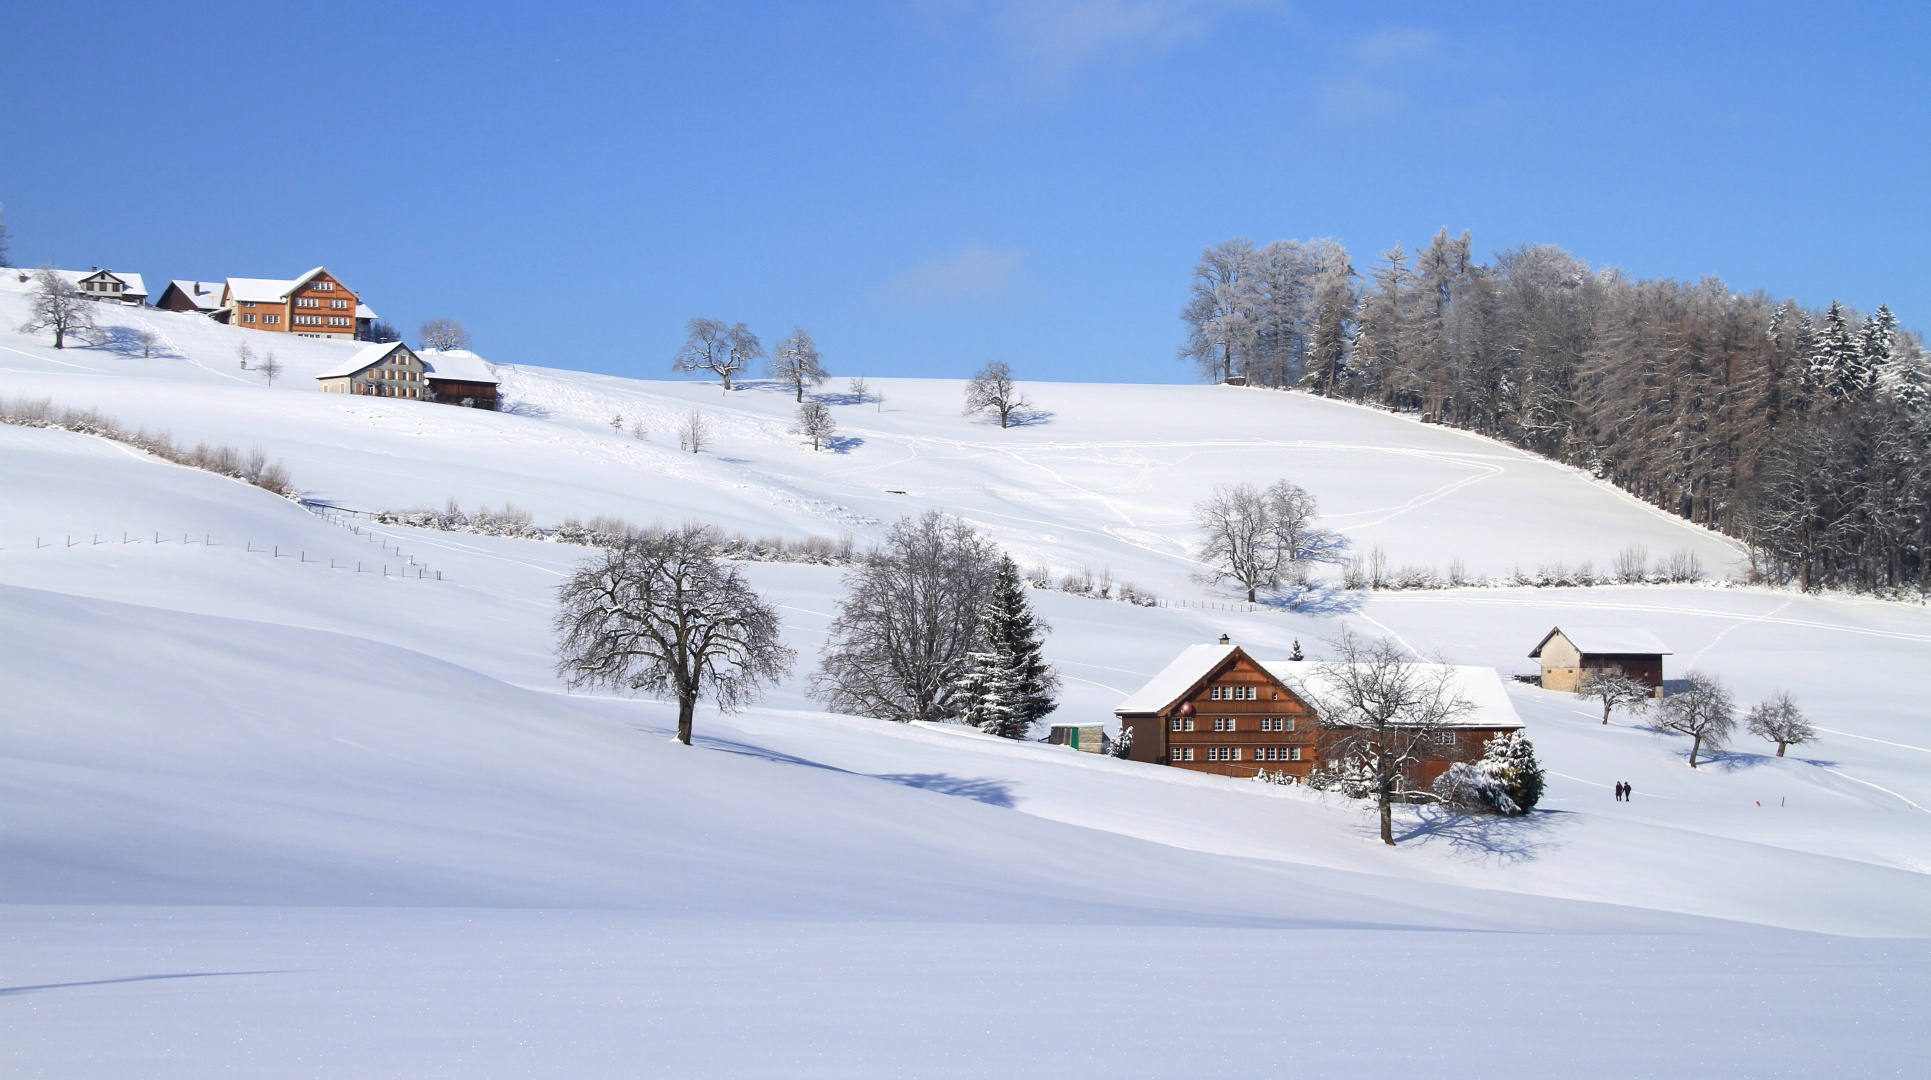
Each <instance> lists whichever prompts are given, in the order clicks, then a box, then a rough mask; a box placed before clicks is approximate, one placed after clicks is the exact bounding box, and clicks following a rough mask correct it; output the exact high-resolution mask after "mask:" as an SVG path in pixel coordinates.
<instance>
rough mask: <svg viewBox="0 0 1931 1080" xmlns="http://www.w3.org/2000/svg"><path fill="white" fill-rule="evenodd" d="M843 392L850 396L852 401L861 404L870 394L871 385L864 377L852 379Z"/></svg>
mask: <svg viewBox="0 0 1931 1080" xmlns="http://www.w3.org/2000/svg"><path fill="white" fill-rule="evenodd" d="M845 392H846V393H848V394H850V395H851V396H852V400H853V401H854V402H856V403H859V404H863V403H864V402H865V401H866V400H867V399H868V398H869V397H870V396H871V393H872V385H871V384H870V383H868V382H866V381H865V380H864V379H853V380H852V381H851V384H850V385H849V386H848V387H847V388H846V390H845Z"/></svg>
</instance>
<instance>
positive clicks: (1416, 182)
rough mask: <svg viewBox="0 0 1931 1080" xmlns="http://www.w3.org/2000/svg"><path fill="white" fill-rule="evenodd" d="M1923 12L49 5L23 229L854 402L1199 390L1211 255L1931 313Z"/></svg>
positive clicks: (19, 144) (572, 349)
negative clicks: (796, 382) (1459, 249)
mask: <svg viewBox="0 0 1931 1080" xmlns="http://www.w3.org/2000/svg"><path fill="white" fill-rule="evenodd" d="M1585 8H1589V9H1592V10H1583V9H1585ZM1926 12H1927V6H1926V5H1905V4H1894V5H1867V4H1841V3H1840V4H1831V5H1824V4H1801V5H1800V4H1788V5H1775V4H1748V5H1745V4H1686V3H1681V2H1677V3H1667V4H1638V3H1631V4H1618V5H1550V4H1540V3H1537V4H1530V3H1522V4H1509V3H1497V4H1487V5H1469V4H1454V3H1441V4H1422V3H1415V4H1400V3H1351V4H1324V5H1313V4H1285V3H1269V2H1266V0H1223V2H1210V0H1191V2H1190V0H1031V2H1025V3H1021V2H1004V0H995V2H984V3H968V2H964V0H925V2H908V3H859V2H852V3H842V4H829V3H825V4H820V3H791V4H750V3H745V4H721V3H676V2H666V3H656V4H584V3H556V2H552V3H547V4H542V5H535V4H496V3H478V2H471V3H464V4H406V3H397V4H360V3H341V2H338V3H333V4H329V5H275V4H269V5H262V4H250V5H227V4H221V3H214V4H196V5H190V6H187V7H182V6H178V5H160V4H126V5H121V4H111V3H110V4H97V5H88V6H85V7H83V6H80V5H67V4H10V5H6V6H5V7H4V9H0V56H4V59H5V70H6V80H5V85H6V90H5V92H4V94H3V95H0V147H4V148H5V149H4V150H0V203H4V204H5V212H6V216H7V221H8V224H9V226H10V228H11V229H12V231H13V233H14V234H15V242H14V252H13V254H14V261H15V262H18V263H25V264H30V265H31V264H35V263H40V262H52V263H54V264H56V265H62V266H70V267H71V266H91V265H101V266H112V267H117V268H123V269H129V270H135V271H139V272H141V273H143V274H145V275H146V276H147V278H148V280H149V281H150V282H156V283H157V285H156V288H155V291H156V292H158V291H159V290H158V282H162V281H165V280H166V279H168V278H171V277H184V278H185V277H211V278H212V277H226V276H261V277H272V276H290V275H293V274H295V273H298V272H300V271H302V270H305V269H307V268H309V267H311V266H313V265H316V264H318V263H320V264H325V265H327V266H328V267H329V268H330V269H331V270H333V271H335V272H336V273H337V274H338V275H340V276H341V277H342V278H343V279H344V280H346V281H347V282H348V283H349V284H350V285H351V286H352V287H354V288H356V289H358V290H360V291H361V292H362V293H363V294H364V295H365V296H366V298H367V300H368V302H369V303H371V304H372V305H373V306H374V307H375V308H376V309H377V310H378V311H379V312H381V313H382V315H383V316H384V317H386V318H388V319H390V321H392V322H394V323H395V324H396V325H397V326H398V327H400V328H402V329H403V331H404V333H405V336H406V337H409V338H411V339H413V337H414V333H413V331H414V328H415V326H416V325H417V324H419V323H420V322H422V321H423V320H425V319H428V318H432V317H435V316H442V315H446V316H450V317H453V318H457V319H460V320H462V321H463V322H464V323H465V324H467V325H468V326H469V327H470V329H471V331H472V333H473V335H474V338H475V342H476V347H477V348H478V350H479V351H481V352H482V353H484V354H485V355H486V356H489V357H491V358H492V359H501V360H506V361H512V362H526V363H542V364H553V365H558V366H564V367H575V368H585V369H591V370H599V371H607V372H612V373H618V374H625V375H638V376H643V377H653V378H657V377H666V376H667V375H668V361H669V358H670V356H671V354H672V353H673V352H674V351H675V349H676V348H677V345H678V343H679V342H680V340H681V339H682V324H683V322H684V321H685V320H686V319H688V318H690V317H692V316H694V315H706V316H711V317H715V318H721V319H727V320H731V321H737V320H744V321H746V322H748V323H750V324H751V326H752V328H753V329H755V330H757V331H758V332H759V333H761V334H762V335H763V336H764V338H765V339H766V341H767V342H771V341H775V340H777V339H778V338H780V337H782V336H783V335H784V334H786V333H788V332H789V331H790V329H791V328H792V327H793V326H794V325H802V326H804V327H806V328H808V329H809V330H811V331H812V332H813V334H814V335H815V336H816V337H817V339H818V341H819V344H820V347H821V348H822V349H823V350H824V352H825V354H826V359H827V364H828V366H829V367H831V369H832V370H833V371H834V372H836V373H838V374H840V375H844V374H866V375H936V376H957V375H963V374H968V373H969V372H970V371H971V370H972V369H973V368H975V367H977V366H978V365H979V364H980V363H982V362H983V361H985V360H986V359H990V358H1001V359H1005V360H1007V361H1008V362H1010V363H1011V364H1012V365H1013V367H1014V370H1015V371H1016V372H1017V373H1019V374H1020V375H1021V376H1022V377H1033V378H1056V379H1074V380H1125V381H1145V382H1181V381H1188V380H1189V379H1190V378H1191V369H1190V368H1189V367H1188V366H1186V365H1183V364H1180V363H1178V362H1176V361H1175V360H1174V359H1173V354H1174V349H1175V347H1176V346H1177V344H1178V343H1179V341H1180V338H1181V336H1182V335H1181V328H1180V324H1179V321H1178V318H1177V312H1178V310H1179V307H1180V305H1181V303H1182V301H1183V299H1184V292H1185V288H1186V283H1187V277H1188V272H1189V270H1190V268H1191V266H1192V264H1193V261H1194V259H1195V258H1196V257H1197V256H1198V254H1199V251H1200V249H1201V248H1202V247H1203V246H1204V245H1206V244H1209V243H1212V242H1215V241H1218V240H1221V239H1224V238H1226V237H1229V236H1235V235H1244V236H1249V237H1252V238H1253V239H1255V240H1256V241H1260V242H1265V241H1268V240H1274V239H1280V238H1284V237H1295V238H1308V237H1316V236H1333V237H1336V238H1338V239H1340V240H1341V241H1342V242H1343V243H1345V244H1346V245H1347V246H1348V248H1349V250H1350V251H1351V252H1352V253H1353V254H1354V256H1355V261H1356V265H1357V266H1366V265H1367V264H1368V263H1370V262H1371V261H1372V260H1373V258H1374V255H1375V254H1376V253H1377V252H1378V251H1380V250H1381V249H1382V248H1385V247H1387V246H1388V245H1390V244H1392V243H1394V242H1396V241H1400V242H1402V243H1404V244H1405V245H1407V246H1409V247H1411V248H1412V247H1413V246H1414V245H1416V244H1417V243H1421V242H1425V241H1426V240H1427V238H1428V237H1429V236H1430V235H1431V234H1432V233H1433V232H1434V231H1435V230H1436V229H1437V228H1438V227H1441V226H1444V225H1446V226H1448V227H1449V228H1450V229H1452V230H1455V231H1460V230H1462V229H1464V228H1466V229H1469V230H1472V232H1473V233H1474V236H1475V243H1476V249H1477V251H1478V252H1481V253H1483V254H1484V256H1485V257H1486V255H1487V253H1490V252H1493V251H1495V250H1498V249H1502V248H1506V247H1511V246H1514V245H1516V244H1522V243H1551V244H1557V245H1560V246H1562V247H1564V248H1566V249H1568V250H1569V251H1571V252H1573V253H1575V254H1577V255H1579V256H1582V257H1584V258H1586V259H1588V260H1590V261H1591V262H1592V263H1596V264H1599V265H1600V264H1613V265H1615V266H1619V267H1621V268H1623V269H1624V270H1625V271H1627V272H1629V273H1631V274H1635V275H1637V276H1642V277H1657V276H1672V277H1685V278H1696V277H1701V276H1704V275H1708V274H1714V275H1717V276H1720V277H1722V278H1723V279H1725V280H1726V281H1728V282H1729V283H1730V284H1731V285H1732V287H1734V288H1738V289H1741V290H1754V289H1759V288H1761V289H1765V290H1768V291H1769V292H1771V293H1773V294H1775V295H1778V296H1786V295H1787V296H1794V297H1796V298H1797V299H1798V300H1799V301H1801V302H1803V303H1807V304H1817V305H1821V304H1824V303H1827V302H1829V301H1830V300H1832V299H1842V300H1844V301H1846V302H1848V303H1851V304H1854V305H1856V306H1858V307H1861V308H1864V309H1867V310H1868V309H1870V308H1873V307H1875V306H1876V305H1877V304H1878V303H1879V302H1889V303H1890V304H1891V305H1892V307H1893V308H1894V309H1895V310H1896V311H1898V313H1899V314H1900V316H1901V317H1902V319H1903V321H1904V322H1905V323H1906V325H1912V326H1918V327H1926V326H1927V325H1931V318H1928V317H1927V315H1931V280H1928V279H1927V275H1926V273H1925V272H1924V269H1923V255H1922V250H1923V249H1924V248H1925V246H1926V243H1927V241H1928V240H1931V227H1928V226H1931V214H1928V213H1927V209H1926V192H1927V189H1928V188H1931V184H1927V180H1931V153H1927V149H1926V147H1927V135H1928V134H1931V122H1927V121H1931V116H1928V115H1927V114H1928V113H1931V108H1928V105H1931V85H1928V84H1931V74H1928V72H1931V65H1927V63H1926V62H1925V55H1926V51H1927V45H1931V40H1928V39H1931V35H1927V32H1926V31H1927V28H1928V26H1931V16H1928V15H1927V13H1926Z"/></svg>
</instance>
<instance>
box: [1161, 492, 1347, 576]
mask: <svg viewBox="0 0 1931 1080" xmlns="http://www.w3.org/2000/svg"><path fill="white" fill-rule="evenodd" d="M1317 509H1318V506H1317V504H1316V502H1315V499H1314V496H1313V495H1310V494H1308V493H1307V491H1305V490H1303V489H1302V488H1301V487H1300V486H1299V485H1297V484H1294V483H1291V482H1289V481H1287V480H1277V481H1275V482H1274V483H1272V484H1269V485H1268V486H1267V488H1266V490H1261V489H1259V488H1256V487H1255V486H1254V485H1252V484H1247V483H1241V484H1219V485H1216V486H1215V487H1214V492H1213V495H1212V496H1211V497H1209V498H1208V499H1207V500H1206V501H1204V502H1201V503H1198V504H1196V505H1195V506H1194V523H1195V524H1196V525H1197V526H1199V528H1200V530H1201V531H1202V532H1204V533H1206V534H1207V535H1206V539H1204V540H1202V541H1201V543H1200V547H1199V548H1198V549H1197V551H1196V554H1197V555H1198V557H1199V558H1200V560H1201V561H1202V562H1204V563H1206V564H1207V565H1208V566H1210V567H1212V568H1213V571H1214V572H1213V573H1212V574H1211V575H1209V578H1208V580H1211V581H1226V580H1231V581H1233V582H1235V583H1237V584H1239V585H1240V587H1241V588H1243V589H1245V590H1247V599H1248V601H1249V602H1252V601H1253V600H1254V597H1255V592H1256V590H1258V589H1260V588H1262V587H1264V586H1271V585H1275V584H1277V583H1279V581H1280V579H1281V574H1282V572H1283V571H1287V572H1288V573H1290V574H1293V575H1295V576H1298V567H1296V566H1295V564H1296V563H1298V562H1300V561H1302V560H1308V559H1319V558H1325V557H1327V556H1329V555H1330V554H1331V553H1332V552H1333V551H1335V550H1336V549H1338V547H1339V546H1340V545H1339V540H1338V538H1337V537H1335V536H1334V534H1332V533H1330V532H1328V531H1327V530H1325V529H1318V528H1315V526H1314V520H1315V513H1316V510H1317Z"/></svg>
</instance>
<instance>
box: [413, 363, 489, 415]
mask: <svg viewBox="0 0 1931 1080" xmlns="http://www.w3.org/2000/svg"><path fill="white" fill-rule="evenodd" d="M421 356H422V362H423V363H424V364H425V365H427V367H428V372H429V390H430V393H431V395H432V397H431V398H430V400H431V401H439V402H442V403H443V404H445V405H462V406H464V407H466V408H471V409H490V410H492V411H493V410H495V409H496V408H497V406H498V404H499V395H498V393H497V389H496V388H497V380H496V372H495V371H493V370H492V369H491V368H490V366H489V361H487V360H484V359H483V358H482V357H480V356H478V355H476V354H475V353H473V352H470V351H469V350H468V349H449V350H447V351H444V350H441V349H424V350H423V351H422V353H421Z"/></svg>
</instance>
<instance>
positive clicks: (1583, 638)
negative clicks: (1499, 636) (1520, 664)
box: [1529, 626, 1670, 657]
mask: <svg viewBox="0 0 1931 1080" xmlns="http://www.w3.org/2000/svg"><path fill="white" fill-rule="evenodd" d="M1557 634H1561V635H1562V636H1563V637H1565V638H1568V639H1569V644H1571V645H1574V646H1575V647H1576V651H1577V652H1580V653H1589V654H1600V653H1611V654H1616V653H1620V654H1625V655H1629V654H1634V655H1638V656H1668V655H1670V647H1669V646H1668V645H1665V644H1663V643H1662V641H1661V640H1659V639H1658V638H1657V637H1656V635H1655V634H1652V633H1650V632H1649V631H1648V630H1645V629H1643V628H1642V627H1640V626H1571V627H1570V628H1569V629H1567V630H1564V629H1563V628H1562V627H1560V626H1552V627H1550V628H1549V632H1548V633H1546V634H1544V635H1542V640H1541V641H1538V642H1536V645H1535V648H1533V649H1530V650H1529V655H1530V656H1531V657H1539V656H1541V655H1542V647H1543V646H1544V645H1547V644H1548V643H1549V639H1550V638H1553V637H1555V636H1556V635H1557Z"/></svg>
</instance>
